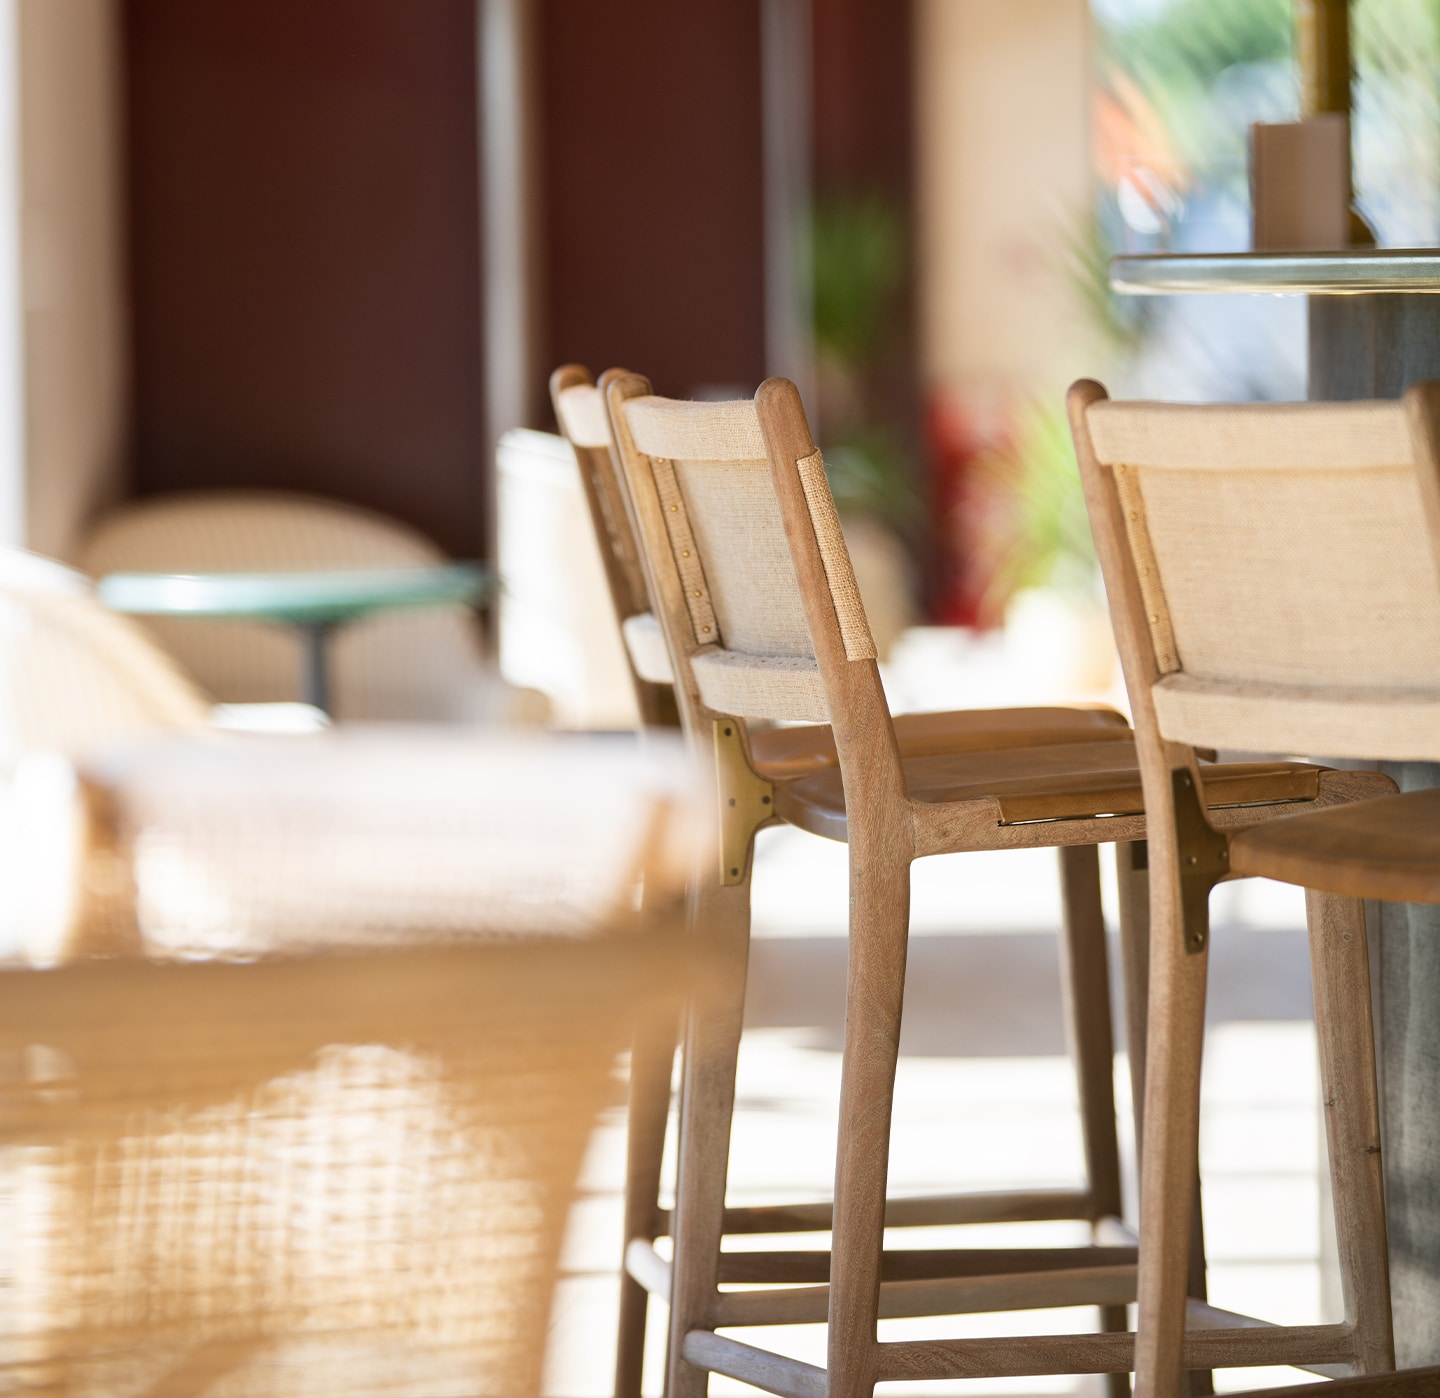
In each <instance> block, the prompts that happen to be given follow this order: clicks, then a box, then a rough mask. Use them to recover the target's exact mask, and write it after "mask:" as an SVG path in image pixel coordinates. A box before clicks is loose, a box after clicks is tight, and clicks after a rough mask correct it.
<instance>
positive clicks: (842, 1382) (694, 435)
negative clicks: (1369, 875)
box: [604, 372, 1376, 1398]
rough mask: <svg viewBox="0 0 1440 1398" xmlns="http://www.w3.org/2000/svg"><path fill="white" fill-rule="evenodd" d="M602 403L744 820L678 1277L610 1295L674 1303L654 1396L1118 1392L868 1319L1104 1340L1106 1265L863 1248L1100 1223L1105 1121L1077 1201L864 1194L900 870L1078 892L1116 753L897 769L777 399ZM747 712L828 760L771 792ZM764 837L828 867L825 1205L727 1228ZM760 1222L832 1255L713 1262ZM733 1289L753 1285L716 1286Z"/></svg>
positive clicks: (1300, 785)
mask: <svg viewBox="0 0 1440 1398" xmlns="http://www.w3.org/2000/svg"><path fill="white" fill-rule="evenodd" d="M604 382H605V393H606V405H607V408H608V411H609V417H610V426H611V432H612V435H613V440H614V442H615V445H616V449H617V452H618V454H619V458H620V461H621V464H622V468H623V471H624V475H625V480H626V484H627V486H628V491H629V501H630V507H631V509H632V511H633V518H634V523H635V526H636V535H637V539H638V541H639V544H640V547H641V556H642V560H643V562H644V566H645V569H646V574H647V582H648V589H649V595H650V597H651V598H652V599H653V600H654V602H655V605H656V616H657V619H658V620H659V623H660V627H661V630H662V632H663V633H664V635H665V639H666V643H667V650H668V654H669V658H670V661H671V666H672V672H673V674H674V679H675V692H676V698H677V700H678V703H679V708H680V713H681V718H682V721H683V723H684V726H685V729H686V732H687V734H688V737H689V740H690V742H691V744H692V745H693V747H694V748H695V749H696V751H697V752H699V753H700V754H702V755H703V756H704V757H705V759H706V760H707V761H708V762H709V763H711V764H713V766H714V769H715V770H716V771H717V774H718V786H719V799H720V801H721V803H722V804H721V809H722V812H723V811H724V810H725V809H726V808H727V806H728V803H729V802H730V801H731V800H733V801H734V802H735V803H736V809H738V810H739V811H741V812H742V813H748V814H747V824H746V825H745V826H743V827H741V830H742V831H743V836H744V843H743V844H741V843H734V844H726V843H725V842H726V840H730V839H734V838H735V837H734V835H733V834H726V833H724V832H723V831H722V849H723V850H725V851H726V855H727V857H726V858H725V860H724V862H722V863H721V865H720V867H718V868H717V867H714V866H713V865H712V867H710V868H709V869H708V870H704V871H702V873H701V876H700V877H699V878H698V879H697V885H696V888H695V890H694V894H693V896H694V901H695V906H696V908H697V909H698V910H699V912H700V925H701V927H702V928H703V933H704V936H705V937H706V938H707V940H708V941H709V942H710V944H711V947H712V950H713V953H714V955H715V957H716V961H717V963H718V964H719V966H720V969H719V970H717V971H716V973H715V979H714V981H713V983H712V986H711V990H712V992H713V993H712V994H711V995H710V996H709V997H707V1000H706V1002H705V1003H704V1004H703V1005H699V1006H696V1007H695V1008H694V1009H693V1010H692V1013H691V1015H690V1017H689V1021H688V1024H687V1029H686V1040H685V1054H684V1076H683V1088H682V1094H681V1138H680V1167H679V1180H678V1192H677V1209H676V1217H675V1218H674V1219H673V1220H672V1227H671V1233H672V1236H673V1239H674V1259H673V1263H672V1262H670V1261H667V1260H666V1259H664V1258H663V1257H662V1256H661V1255H660V1253H659V1252H658V1251H657V1250H656V1249H655V1248H654V1247H653V1246H651V1245H650V1243H649V1242H647V1241H646V1240H644V1239H643V1238H641V1239H636V1240H632V1242H631V1244H630V1247H629V1249H628V1251H627V1263H628V1267H629V1270H630V1273H631V1275H632V1276H633V1277H634V1278H636V1279H637V1280H638V1281H641V1282H642V1283H644V1284H645V1285H646V1286H647V1287H648V1288H649V1289H651V1290H653V1291H658V1292H660V1293H661V1294H662V1295H664V1296H665V1297H666V1299H667V1300H668V1301H669V1303H670V1309H671V1321H670V1324H671V1337H670V1353H669V1373H668V1391H669V1393H670V1394H671V1395H672V1396H673V1398H699V1395H702V1394H703V1393H704V1391H705V1385H706V1375H707V1373H709V1372H716V1373H723V1374H727V1375H729V1376H731V1377H735V1378H738V1379H741V1380H743V1381H745V1382H749V1383H753V1384H755V1385H757V1386H759V1387H761V1388H764V1389H767V1390H768V1391H770V1392H775V1393H780V1394H786V1395H795V1398H816V1396H817V1395H820V1394H824V1395H826V1398H855V1396H856V1395H868V1394H870V1393H871V1392H872V1391H873V1388H874V1385H875V1384H876V1383H877V1382H882V1381H887V1380H895V1379H932V1378H954V1377H975V1376H984V1375H1026V1374H1041V1373H1078V1372H1095V1373H1125V1372H1127V1371H1128V1370H1129V1369H1130V1367H1131V1359H1132V1337H1131V1336H1129V1335H1126V1334H1116V1333H1103V1334H1098V1335H1097V1334H1089V1335H1054V1336H1039V1337H1008V1338H1003V1339H985V1340H928V1341H927V1340H922V1341H907V1342H889V1343H881V1342H879V1340H878V1333H877V1322H878V1320H879V1319H880V1318H881V1317H901V1316H927V1315H953V1314H957V1313H963V1312H967V1311H982V1310H996V1309H1015V1308H1025V1307H1043V1306H1062V1305H1086V1304H1093V1305H1097V1306H1101V1307H1104V1308H1106V1320H1107V1322H1108V1323H1109V1324H1112V1325H1113V1324H1116V1321H1117V1319H1118V1316H1117V1312H1118V1308H1119V1307H1121V1306H1123V1305H1124V1304H1125V1303H1126V1302H1127V1301H1129V1300H1130V1299H1132V1296H1133V1292H1134V1275H1133V1272H1132V1270H1131V1266H1130V1262H1129V1259H1130V1252H1129V1249H1128V1248H1109V1247H1098V1248H1078V1249H1077V1248H1072V1249H1044V1250H1035V1249H1027V1250H1015V1251H1009V1250H1007V1251H999V1252H997V1251H995V1250H989V1249H979V1250H973V1249H923V1250H897V1251H887V1250H886V1249H885V1247H884V1243H883V1235H884V1230H885V1228H886V1226H887V1225H889V1226H895V1225H896V1224H897V1223H919V1222H922V1221H923V1222H925V1223H930V1224H934V1223H956V1222H964V1221H980V1220H982V1219H983V1220H985V1221H994V1220H1000V1219H1017V1218H1032V1219H1033V1218H1076V1217H1078V1218H1082V1219H1089V1220H1091V1221H1092V1222H1093V1223H1095V1224H1097V1225H1100V1224H1102V1223H1103V1214H1104V1213H1105V1212H1107V1211H1108V1209H1109V1207H1111V1204H1110V1201H1109V1200H1106V1199H1105V1198H1104V1197H1103V1196H1102V1194H1101V1192H1100V1191H1101V1190H1102V1189H1103V1188H1105V1187H1107V1181H1108V1180H1109V1179H1111V1178H1113V1174H1111V1173H1106V1172H1108V1171H1113V1160H1111V1161H1107V1160H1106V1158H1105V1154H1104V1153H1105V1152H1106V1151H1113V1141H1114V1136H1113V1114H1112V1116H1111V1117H1110V1118H1108V1119H1106V1120H1104V1121H1099V1120H1095V1119H1094V1118H1093V1116H1092V1118H1091V1119H1090V1120H1088V1121H1087V1122H1086V1135H1085V1142H1086V1150H1087V1165H1088V1167H1089V1181H1088V1185H1087V1188H1086V1189H1084V1190H1081V1191H1063V1192H1056V1193H1040V1194H1035V1193H1030V1194H1024V1195H1017V1194H1009V1195H1001V1196H998V1197H997V1196H982V1197H976V1196H957V1197H955V1198H953V1199H946V1200H943V1201H938V1202H937V1201H928V1200H915V1201H903V1202H902V1201H887V1198H886V1176H887V1168H888V1160H887V1156H888V1149H889V1131H890V1115H891V1102H892V1094H893V1085H894V1074H895V1067H896V1059H897V1054H898V1043H899V1029H900V1015H901V999H902V993H903V988H904V976H905V952H906V940H907V935H908V921H909V916H908V913H909V877H910V874H909V866H910V863H911V862H912V861H913V860H914V859H916V858H919V857H922V856H924V855H929V854H941V853H950V852H959V851H963V850H981V849H987V850H988V849H1006V848H1036V847H1041V848H1047V847H1048V848H1058V849H1061V850H1062V851H1063V854H1062V860H1063V861H1064V865H1063V866H1062V867H1068V869H1069V870H1070V871H1071V872H1072V874H1073V875H1074V876H1075V877H1076V878H1077V879H1079V878H1081V877H1083V878H1085V879H1088V880H1093V878H1094V871H1095V867H1096V866H1095V864H1094V846H1096V845H1097V844H1100V843H1105V842H1109V841H1134V840H1137V839H1141V838H1143V835H1144V821H1143V817H1142V815H1141V814H1140V812H1141V810H1142V797H1141V793H1140V787H1139V773H1138V770H1137V767H1136V765H1135V761H1136V759H1135V754H1134V751H1133V748H1131V747H1130V745H1129V744H1128V743H1126V742H1119V741H1109V742H1095V741H1071V742H1063V743H1053V744H1049V745H1046V746H1042V747H1036V746H1033V745H1032V746H1030V747H1023V748H1015V747H1011V748H995V747H991V748H989V749H987V750H977V751H968V752H950V753H944V754H940V755H936V756H927V757H910V758H905V757H904V756H903V754H902V752H901V750H900V746H899V743H898V741H897V735H896V727H895V724H894V722H893V721H892V719H891V716H890V713H889V709H888V707H887V705H886V702H885V698H884V694H883V691H882V689H881V686H880V679H879V672H878V669H877V667H876V663H875V651H874V646H873V643H872V641H871V638H870V634H869V628H868V624H867V622H866V618H865V612H864V608H863V605H862V604H861V601H860V598H859V595H858V591H857V590H856V587H855V582H854V576H853V573H852V570H851V568H850V561H849V555H848V553H847V552H846V549H845V545H844V540H843V537H842V536H841V533H840V528H839V521H838V518H837V516H836V513H835V506H834V502H833V500H832V498H831V496H830V492H829V487H828V485H827V483H826V479H825V474H824V467H823V463H822V462H821V459H820V455H819V453H818V452H817V451H816V449H815V446H814V443H813V441H812V440H811V437H810V432H809V429H808V427H807V426H806V422H805V417H804V412H803V409H802V407H801V404H800V400H799V396H798V394H797V393H796V390H795V388H794V385H792V384H790V383H788V382H786V381H784V380H778V379H772V380H770V381H769V382H768V383H766V384H765V385H763V386H762V387H761V389H760V392H759V393H758V395H757V397H756V399H755V400H754V401H753V402H752V401H748V400H747V401H742V402H738V403H682V402H674V401H670V400H666V399H662V398H657V397H655V396H653V395H652V394H651V392H650V386H649V384H648V383H647V381H646V380H644V379H643V378H641V377H640V376H639V375H635V374H626V373H618V372H616V373H612V374H609V375H607V376H606V379H605V381H604ZM742 719H766V720H774V721H782V722H799V723H810V724H814V723H829V724H830V726H831V728H832V730H833V733H834V741H835V748H836V752H837V754H838V759H839V762H838V767H833V768H828V769H824V770H821V771H819V772H816V773H814V774H813V775H810V776H805V777H797V778H795V779H793V780H789V781H783V782H773V783H772V782H769V781H766V780H765V779H764V778H763V777H761V776H760V775H759V773H758V772H757V771H756V767H755V763H754V761H753V758H752V753H753V749H752V750H748V751H747V748H746V746H745V743H746V731H745V728H744V727H743V725H742V724H741V723H740V722H739V720H742ZM1204 776H1205V780H1206V781H1207V782H1208V784H1209V785H1208V790H1209V792H1210V796H1211V799H1212V801H1213V802H1214V803H1215V804H1216V805H1217V806H1219V807H1224V808H1225V809H1224V812H1223V814H1222V816H1221V817H1220V818H1221V819H1222V820H1225V821H1227V822H1228V823H1232V824H1236V825H1242V824H1248V823H1251V822H1253V821H1256V820H1262V819H1268V818H1270V817H1271V816H1273V815H1275V814H1276V813H1277V812H1278V811H1280V810H1283V809H1285V808H1287V807H1290V808H1300V807H1305V808H1311V809H1313V808H1317V807H1320V806H1326V805H1331V804H1334V803H1336V802H1338V801H1343V800H1347V799H1352V798H1353V797H1354V796H1355V795H1356V794H1357V793H1368V792H1371V791H1374V790H1375V789H1376V786H1375V784H1374V782H1373V781H1371V780H1370V779H1369V778H1368V777H1365V776H1360V777H1354V776H1352V775H1351V774H1348V773H1338V772H1328V771H1325V770H1323V769H1321V768H1318V767H1314V766H1309V765H1306V764H1301V763H1289V762H1280V763H1267V764H1248V765H1244V766H1224V767H1214V768H1206V769H1205V773H1204ZM771 818H776V819H780V820H784V821H787V822H789V823H791V824H794V825H797V826H799V827H800V828H803V829H806V830H810V831H811V832H812V833H815V834H819V835H823V836H825V837H827V838H831V839H839V840H844V841H846V842H847V843H848V844H849V848H850V891H851V921H850V952H849V957H850V964H849V978H848V988H847V1016H846V1031H845V1044H844V1058H843V1078H842V1087H841V1100H840V1125H839V1135H838V1141H837V1165H836V1187H835V1195H834V1201H833V1206H830V1207H825V1208H823V1209H815V1210H803V1209H789V1210H786V1209H777V1210H763V1211H762V1210H748V1211H744V1212H743V1213H741V1212H740V1211H727V1210H726V1209H725V1207H724V1202H725V1173H726V1163H727V1156H728V1149H729V1138H730V1122H731V1113H732V1110H733V1105H734V1073H735V1057H736V1050H737V1046H738V1040H739V1032H740V1019H741V1006H742V1001H743V995H744V983H745V958H746V948H747V939H748V929H749V890H748V887H746V885H745V883H744V882H742V880H743V877H744V873H745V870H746V868H748V861H749V841H750V836H751V834H752V833H753V829H754V826H755V825H756V824H762V823H765V822H766V821H768V820H769V819H771ZM732 856H733V857H732ZM1082 859H1083V860H1084V861H1085V862H1084V863H1081V860H1082ZM1094 906H1098V905H1094ZM1082 931H1083V936H1084V937H1085V938H1086V939H1088V945H1090V946H1094V947H1096V948H1097V953H1096V955H1095V957H1094V958H1093V959H1087V958H1086V957H1084V956H1078V957H1077V956H1076V954H1075V952H1074V951H1073V950H1072V951H1071V953H1070V964H1071V966H1072V967H1076V968H1077V971H1078V974H1079V975H1081V976H1083V977H1084V978H1085V986H1086V987H1091V986H1096V987H1097V988H1096V989H1095V991H1094V992H1093V993H1091V994H1083V993H1077V995H1076V997H1075V1000H1074V1001H1073V1002H1072V1003H1073V1005H1074V1007H1075V1009H1076V1012H1077V1014H1079V1013H1082V1012H1086V1013H1088V1014H1089V1018H1088V1020H1087V1021H1086V1022H1085V1023H1083V1024H1082V1025H1081V1030H1080V1034H1079V1035H1078V1038H1079V1040H1080V1046H1081V1053H1080V1060H1081V1068H1080V1070H1081V1072H1082V1074H1083V1073H1093V1074H1094V1078H1093V1080H1092V1082H1091V1090H1090V1092H1089V1093H1088V1094H1087V1095H1086V1097H1085V1098H1084V1099H1082V1100H1084V1102H1085V1109H1086V1112H1087V1114H1093V1113H1094V1112H1095V1107H1096V1103H1097V1102H1099V1101H1102V1100H1104V1101H1107V1103H1108V1081H1109V1077H1110V1073H1111V1067H1110V1046H1109V1024H1108V1015H1106V1014H1103V1013H1097V1012H1096V1008H1095V1007H1097V1006H1103V1005H1104V993H1103V990H1101V989H1099V988H1098V987H1100V986H1103V984H1104V980H1103V975H1101V976H1099V977H1098V978H1097V971H1098V970H1100V969H1101V968H1102V967H1103V961H1101V960H1100V956H1099V952H1098V948H1099V947H1101V946H1103V943H1102V942H1101V937H1102V935H1103V934H1102V932H1101V931H1100V929H1099V927H1098V926H1096V927H1092V928H1090V929H1083V930H1081V931H1077V929H1075V928H1073V927H1072V929H1071V938H1072V948H1073V947H1074V946H1075V944H1076V943H1077V942H1078V941H1079V940H1080V938H1081V936H1082ZM1097 980H1098V985H1097ZM1086 1007H1089V1008H1088V1010H1087V1008H1086ZM1102 1037H1103V1044H1102ZM1102 1077H1103V1080H1104V1083H1103V1084H1102V1082H1101V1079H1102ZM1192 1168H1193V1163H1192ZM759 1221H763V1226H764V1230H765V1231H767V1232H770V1231H782V1230H783V1228H784V1227H786V1226H788V1227H797V1226H799V1227H809V1228H827V1227H828V1228H829V1229H830V1231H831V1233H832V1245H831V1248H830V1250H829V1251H828V1252H824V1251H815V1250H810V1251H775V1252H744V1253H741V1252H725V1251H722V1246H721V1244H722V1241H723V1238H724V1236H725V1234H726V1233H727V1232H732V1233H733V1232H738V1231H741V1229H742V1228H744V1229H745V1230H747V1231H758V1228H757V1222H759ZM731 1282H749V1283H752V1284H759V1286H760V1289H758V1290H749V1291H738V1292H737V1291H727V1290H722V1289H721V1288H722V1286H723V1285H725V1284H727V1283H731ZM797 1283H799V1284H800V1285H795V1284H797ZM1112 1317H1115V1319H1112ZM819 1321H825V1322H828V1341H827V1343H828V1350H829V1355H828V1361H827V1364H826V1367H825V1368H823V1369H822V1368H818V1367H816V1366H813V1365H810V1364H805V1363H800V1362H798V1361H796V1360H794V1359H790V1358H787V1357H785V1356H783V1355H781V1354H778V1353H776V1352H774V1351H771V1350H767V1349H764V1348H761V1347H758V1346H754V1345H748V1344H744V1343H741V1342H739V1341H737V1340H735V1339H733V1338H731V1337H729V1336H725V1335H722V1334H720V1333H718V1332H720V1331H721V1330H723V1329H725V1328H727V1327H734V1326H764V1325H771V1324H798V1323H805V1322H819ZM1202 1350H1203V1347H1202ZM1202 1361H1203V1354H1202Z"/></svg>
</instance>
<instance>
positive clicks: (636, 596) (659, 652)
mask: <svg viewBox="0 0 1440 1398" xmlns="http://www.w3.org/2000/svg"><path fill="white" fill-rule="evenodd" d="M550 399H551V402H552V404H553V405H554V409H555V418H556V421H557V422H558V423H559V424H560V430H561V432H562V433H563V434H564V435H565V438H566V440H567V441H568V442H569V443H570V446H571V448H572V449H573V450H574V453H575V462H576V465H577V467H578V468H579V472H580V481H581V485H582V487H583V489H584V492H585V502H586V504H587V506H588V507H589V510H590V522H591V524H592V526H593V527H594V530H595V539H596V542H597V544H598V546H599V549H600V556H601V559H602V561H603V562H604V565H605V579H606V583H607V584H608V586H609V590H610V602H611V605H612V606H613V608H614V610H615V620H616V622H617V624H618V625H619V627H620V635H621V639H622V640H623V641H624V645H625V653H626V658H627V660H628V661H629V664H630V675H631V682H632V684H633V685H634V689H635V699H636V704H637V706H638V707H639V710H640V716H641V721H642V722H643V723H645V724H647V725H649V726H659V727H673V726H674V725H675V724H676V723H678V722H679V715H678V714H677V712H676V708H675V695H674V684H675V671H674V668H673V667H672V666H671V664H670V655H669V652H668V651H667V650H666V648H665V636H664V633H663V631H662V630H661V627H660V622H659V620H658V619H657V617H656V616H655V613H654V610H653V609H652V608H651V605H650V594H649V591H648V589H647V588H646V584H645V570H644V565H643V564H642V562H641V559H640V545H639V542H638V541H637V540H636V537H635V529H634V525H633V523H632V521H631V518H630V503H629V499H628V497H627V492H626V490H625V486H624V483H623V481H622V479H621V476H620V471H619V468H618V466H617V464H616V461H615V456H614V447H613V445H612V443H611V440H610V423H609V420H608V418H607V416H606V412H605V399H604V395H603V393H602V391H601V390H600V389H599V388H597V387H596V386H595V383H594V381H593V380H592V379H591V377H590V373H589V371H588V370H587V369H584V368H582V367H581V366H580V365H578V364H567V365H564V366H563V367H561V368H559V369H557V370H556V371H555V372H554V373H553V374H552V375H551V376H550Z"/></svg>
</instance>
